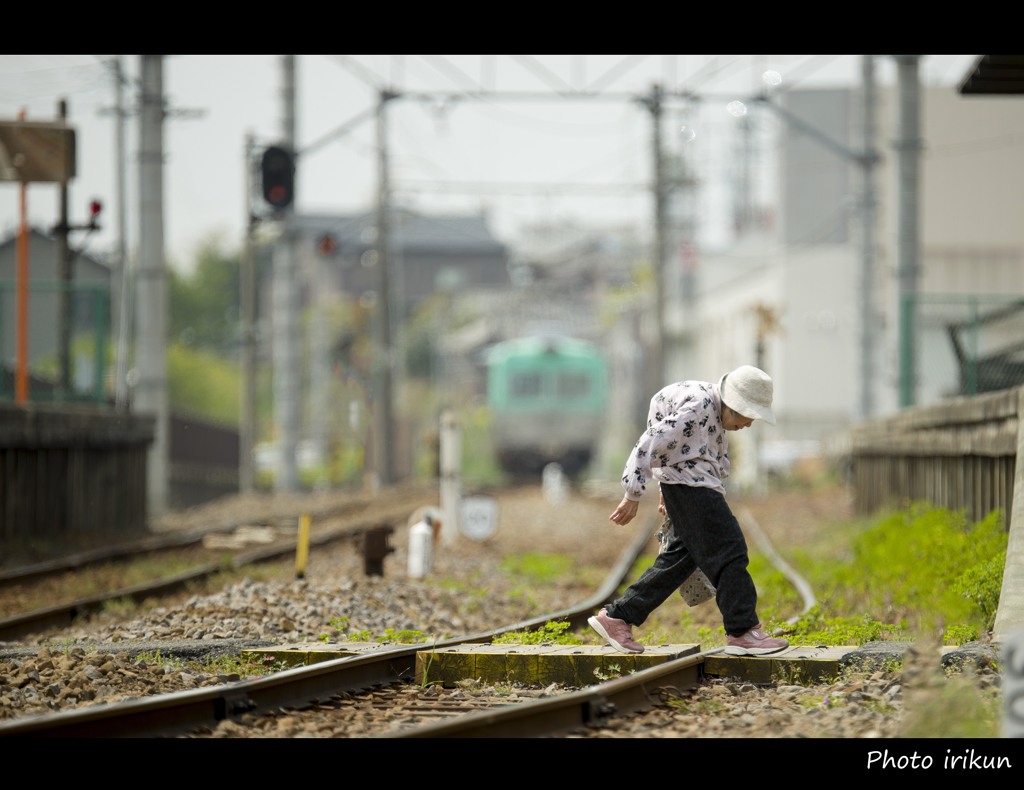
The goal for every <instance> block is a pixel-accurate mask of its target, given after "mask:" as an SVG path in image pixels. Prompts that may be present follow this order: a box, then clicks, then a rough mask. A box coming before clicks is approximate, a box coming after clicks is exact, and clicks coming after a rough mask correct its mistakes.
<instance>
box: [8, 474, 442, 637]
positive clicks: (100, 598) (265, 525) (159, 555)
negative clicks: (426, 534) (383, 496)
mask: <svg viewBox="0 0 1024 790" xmlns="http://www.w3.org/2000/svg"><path fill="white" fill-rule="evenodd" d="M422 502H423V499H422V494H420V493H418V492H413V493H406V494H401V495H399V496H397V497H396V498H395V501H394V502H393V503H392V504H389V505H386V506H380V505H371V503H370V502H363V501H356V502H346V503H344V504H339V505H335V506H333V507H328V508H319V509H316V510H314V511H312V513H308V512H307V513H293V514H289V515H283V514H276V515H273V516H272V517H270V518H265V519H263V520H262V523H259V524H254V523H253V520H252V519H251V518H240V519H236V520H234V521H230V522H226V523H221V524H217V525H214V526H212V527H208V528H205V529H193V530H187V531H184V532H170V533H165V534H156V535H151V536H148V537H146V538H144V539H141V540H139V541H136V542H132V543H127V544H123V545H119V546H114V547H108V548H101V549H93V550H89V551H85V552H80V553H76V554H73V555H70V556H66V557H61V558H57V559H52V560H48V561H45V562H41V563H36V564H33V565H28V566H23V567H18V568H11V569H7V570H4V571H0V602H2V604H3V605H2V608H0V612H3V613H4V614H3V616H2V617H0V642H2V641H9V640H14V639H19V638H21V637H24V636H26V635H28V634H33V633H39V632H41V631H45V630H47V629H50V628H55V627H63V626H66V625H70V624H72V623H73V622H75V620H76V619H78V618H79V617H81V616H83V615H86V614H89V613H91V612H96V611H98V610H100V609H102V608H103V607H104V606H106V605H107V604H109V603H110V602H112V601H122V600H131V601H135V602H139V601H143V600H146V599H151V598H153V597H159V596H163V595H168V594H171V593H175V592H179V591H181V590H183V589H185V588H186V587H188V586H189V585H190V584H194V583H196V582H198V581H202V580H204V579H208V578H210V577H212V576H214V575H216V574H219V573H224V572H226V571H236V570H239V569H242V568H245V567H246V566H250V565H256V564H259V563H264V562H271V561H277V560H283V559H288V558H294V557H295V556H296V552H297V542H298V540H299V536H298V530H297V524H298V523H299V519H300V518H301V517H302V516H303V515H307V516H309V518H310V524H311V527H310V531H309V536H308V540H307V542H306V547H307V549H309V548H315V547H318V546H324V545H327V544H329V543H333V542H338V541H346V542H349V543H351V544H352V545H353V546H355V547H357V548H358V549H359V550H361V551H363V553H364V556H365V557H366V563H367V564H374V563H376V562H377V560H378V559H380V558H378V557H376V555H373V556H370V555H372V554H373V552H372V550H368V549H367V541H368V536H370V535H376V536H377V538H378V539H375V540H372V541H371V542H372V543H373V544H374V545H375V546H380V545H383V544H384V543H386V538H387V536H388V535H389V534H390V532H391V531H393V530H394V529H395V528H396V525H400V524H404V522H405V521H406V519H407V518H408V517H409V514H410V513H411V512H413V511H414V510H415V508H416V507H417V506H418V505H419V504H420V503H422ZM253 539H255V545H254V540H253ZM384 551H386V548H385V549H384ZM140 560H146V561H147V566H151V567H174V566H178V567H179V568H180V569H179V570H177V571H176V572H174V573H168V574H164V575H161V576H159V577H158V578H149V579H147V580H146V581H142V582H138V583H132V584H122V583H121V580H123V579H129V578H131V573H130V572H125V573H120V572H119V571H118V569H119V568H128V567H129V566H130V565H131V564H132V563H133V562H138V561H140ZM368 570H369V568H368ZM90 573H94V574H96V576H97V580H96V581H95V582H94V583H95V584H96V585H99V586H102V587H103V589H102V591H101V592H97V593H94V594H91V595H85V596H82V595H77V594H75V595H73V596H71V597H67V596H66V593H65V591H66V590H75V591H80V590H82V589H83V588H84V587H88V586H90V582H89V581H88V579H83V577H84V576H87V575H88V574H90ZM54 598H57V599H58V602H57V603H47V604H46V605H44V606H33V605H25V602H26V601H28V602H36V601H41V600H45V601H52V600H53V599H54ZM61 598H63V600H60V599H61Z"/></svg>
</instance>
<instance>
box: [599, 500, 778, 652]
mask: <svg viewBox="0 0 1024 790" xmlns="http://www.w3.org/2000/svg"><path fill="white" fill-rule="evenodd" d="M661 492H662V496H663V497H664V499H665V511H666V514H667V515H668V517H669V518H670V519H671V520H672V527H673V529H672V534H671V536H670V538H669V542H668V545H667V546H665V548H664V549H663V550H662V551H661V553H660V554H659V555H658V557H657V559H656V560H655V561H654V564H653V565H651V567H649V568H648V569H647V570H645V571H644V572H643V574H641V576H640V578H639V579H637V580H636V581H635V582H633V584H631V585H630V586H629V588H628V589H627V590H626V591H625V592H624V593H623V594H622V597H621V598H618V599H617V600H616V601H614V602H613V603H612V604H611V605H609V606H608V607H606V608H607V611H608V616H609V617H614V618H616V619H619V620H625V621H626V622H627V623H629V624H630V625H641V624H642V623H643V622H644V621H645V620H646V619H647V617H648V616H649V615H650V613H651V612H653V611H654V610H655V609H657V608H658V607H659V606H661V604H663V603H664V602H665V601H666V600H667V599H668V597H669V596H670V595H671V594H672V593H673V592H674V591H675V590H676V589H678V588H679V585H680V584H682V583H683V582H684V581H686V578H687V577H688V576H689V575H690V574H691V573H693V572H694V570H696V569H697V568H698V567H699V568H700V569H701V570H702V571H704V573H705V575H706V576H707V577H708V579H710V580H711V583H712V584H713V585H714V586H715V590H716V594H715V601H716V603H717V604H718V610H719V611H720V612H721V613H722V623H723V625H724V626H725V632H726V633H727V634H729V635H730V636H740V635H741V634H743V633H745V632H746V631H748V630H749V629H751V628H753V627H754V626H755V625H757V624H758V623H759V622H760V621H759V620H758V618H757V591H756V590H755V589H754V580H753V579H752V578H750V572H749V571H748V570H747V563H748V557H747V541H746V539H745V538H744V537H743V530H741V529H740V525H739V522H738V521H737V520H736V517H735V516H734V515H733V513H732V510H731V509H730V508H729V505H728V503H727V502H726V501H725V497H724V496H723V495H722V494H721V493H719V492H718V491H712V490H711V489H710V488H699V487H694V486H684V485H663V486H661Z"/></svg>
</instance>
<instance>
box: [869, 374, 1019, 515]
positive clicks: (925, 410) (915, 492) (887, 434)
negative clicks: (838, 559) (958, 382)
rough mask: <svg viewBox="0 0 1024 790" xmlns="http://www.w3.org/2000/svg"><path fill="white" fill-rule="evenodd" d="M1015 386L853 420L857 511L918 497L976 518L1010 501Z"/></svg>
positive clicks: (1014, 452) (1006, 511) (1016, 402)
mask: <svg viewBox="0 0 1024 790" xmlns="http://www.w3.org/2000/svg"><path fill="white" fill-rule="evenodd" d="M1020 399H1021V388H1013V389H1007V390H1000V391H998V392H992V393H986V394H983V395H972V396H966V397H958V398H953V399H950V400H949V401H945V402H943V403H940V404H935V405H931V406H918V407H914V408H911V409H907V410H904V411H902V412H900V413H899V414H896V415H895V416H892V417H889V418H886V419H880V420H873V421H871V422H869V423H864V424H862V425H858V426H856V427H855V428H854V429H853V431H852V432H851V433H852V435H851V440H852V481H853V491H854V503H855V508H856V510H857V512H858V513H862V514H869V513H872V512H874V511H877V510H879V509H881V508H885V507H893V506H896V507H898V506H901V505H903V504H905V503H907V502H911V501H918V500H924V501H928V502H931V503H933V504H935V505H937V506H939V507H946V508H949V509H950V510H964V511H965V513H966V515H967V517H968V518H969V519H971V520H973V521H978V520H980V519H982V518H984V517H985V516H987V515H988V514H989V513H991V512H992V511H993V510H994V509H996V508H999V509H1000V510H1001V511H1002V513H1003V515H1004V519H1005V521H1006V522H1007V528H1008V526H1009V525H1008V521H1009V517H1010V513H1011V510H1012V506H1013V490H1014V480H1015V474H1016V460H1017V432H1018V408H1019V402H1020Z"/></svg>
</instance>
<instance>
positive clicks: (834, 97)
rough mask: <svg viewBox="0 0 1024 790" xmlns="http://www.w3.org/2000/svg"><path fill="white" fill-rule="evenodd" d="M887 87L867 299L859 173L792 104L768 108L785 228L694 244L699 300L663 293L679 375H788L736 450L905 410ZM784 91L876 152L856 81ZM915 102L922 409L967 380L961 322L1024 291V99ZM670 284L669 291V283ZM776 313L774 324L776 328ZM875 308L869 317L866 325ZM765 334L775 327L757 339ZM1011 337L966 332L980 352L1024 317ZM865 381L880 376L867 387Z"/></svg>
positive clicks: (916, 398) (785, 442) (779, 221)
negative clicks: (961, 362)
mask: <svg viewBox="0 0 1024 790" xmlns="http://www.w3.org/2000/svg"><path fill="white" fill-rule="evenodd" d="M875 91H876V98H877V102H876V105H875V141H876V142H875V150H876V151H877V152H878V154H879V155H880V160H879V162H878V164H877V166H876V167H875V168H873V173H874V178H873V183H874V190H873V191H874V193H875V205H876V218H877V221H876V223H875V224H874V232H873V239H874V245H873V248H874V249H873V256H872V257H873V261H872V264H873V265H872V277H871V280H870V296H871V299H870V309H869V311H868V312H867V313H865V307H866V304H867V302H866V300H865V296H864V294H865V290H864V288H865V280H864V277H863V272H864V271H865V264H864V261H865V255H864V252H863V249H864V245H863V243H862V240H863V238H864V233H863V226H862V223H861V210H860V207H861V206H862V204H863V200H862V198H863V196H864V193H865V187H864V168H863V167H862V166H861V165H860V164H858V163H857V161H856V160H855V158H844V157H843V156H841V155H840V153H838V150H837V149H835V148H834V147H830V146H829V145H827V144H823V143H822V142H821V139H820V138H818V137H816V136H815V134H810V133H805V132H802V131H800V130H799V129H797V128H794V126H793V125H792V124H790V123H787V122H786V121H785V120H784V117H783V114H775V113H772V114H771V116H770V117H768V113H769V112H770V110H769V109H768V108H764V109H763V110H762V117H763V118H764V121H765V122H767V123H772V124H774V125H775V126H776V130H775V138H776V140H777V145H778V155H777V160H778V170H777V177H776V180H777V204H776V205H775V206H774V207H772V209H773V210H769V211H767V212H766V213H767V215H769V216H774V222H773V223H771V225H770V227H767V228H765V227H758V228H757V229H756V230H752V231H750V232H748V233H746V234H743V235H741V236H740V238H739V239H738V241H737V243H736V244H735V245H734V246H733V247H731V248H730V249H729V250H728V251H727V252H725V253H718V254H709V253H702V252H700V251H698V255H697V263H696V266H697V270H696V285H695V292H694V296H693V301H692V303H691V302H690V301H688V300H686V299H684V298H682V296H681V294H680V293H679V292H678V291H674V292H672V293H670V295H669V298H668V299H667V300H666V305H667V314H666V323H667V325H668V328H669V333H668V334H669V338H670V340H669V342H668V344H667V348H666V357H665V359H666V370H667V377H668V378H669V379H673V378H704V379H709V380H717V377H718V376H720V375H721V374H722V373H723V372H725V371H727V370H730V369H731V368H733V367H735V366H737V365H740V364H744V363H750V364H758V363H761V364H763V366H764V368H765V369H766V370H767V371H768V372H769V373H771V375H772V376H773V378H774V379H775V411H776V414H777V417H778V424H777V426H775V427H771V426H764V425H760V424H755V427H754V428H753V429H751V430H750V431H745V432H743V433H742V434H738V435H737V437H736V438H737V439H738V440H740V441H738V442H736V448H737V450H736V451H737V453H744V452H745V451H744V445H746V446H748V447H749V445H750V443H751V441H756V442H757V443H758V445H759V446H760V447H761V452H760V453H759V454H758V455H759V456H760V457H761V459H762V460H763V461H767V460H768V459H770V458H772V457H775V456H777V455H779V454H780V452H781V453H782V454H783V455H784V454H785V452H786V450H785V448H786V447H787V446H788V447H789V448H790V449H792V448H800V447H805V446H806V444H804V443H807V442H826V443H827V442H830V441H832V440H835V439H837V438H839V437H841V436H842V435H843V433H844V430H845V429H846V428H847V427H848V426H850V425H851V424H853V423H854V422H856V421H858V420H861V419H864V418H865V417H872V416H875V417H877V416H884V415H886V414H890V413H892V412H894V411H896V410H898V409H899V408H901V407H902V405H903V404H902V403H901V389H900V375H901V365H904V364H906V361H905V360H904V359H902V358H901V353H902V352H901V344H900V332H899V328H900V314H899V293H900V279H899V277H900V271H899V270H898V268H899V263H900V247H899V230H900V228H901V225H905V220H906V217H905V216H901V211H903V209H901V208H900V205H901V199H903V196H902V195H901V189H905V181H903V182H901V174H900V169H899V165H900V159H899V155H898V151H897V150H896V144H897V143H898V142H899V139H900V135H901V134H902V131H901V129H900V128H899V126H900V116H899V115H898V111H899V104H898V102H899V100H900V93H899V91H900V88H899V86H898V85H896V86H881V85H878V86H876V89H875ZM773 101H778V102H779V103H780V106H781V107H783V108H784V110H785V112H786V113H791V114H792V115H794V116H797V117H798V118H799V119H802V120H803V121H804V122H805V123H806V124H809V125H810V127H813V128H814V129H815V130H818V131H819V132H820V133H821V134H822V135H824V136H826V137H827V138H829V140H831V141H832V142H834V143H838V144H839V146H841V147H842V148H845V149H846V150H848V151H850V152H851V153H852V154H853V156H854V157H856V155H858V154H860V153H861V152H863V150H864V138H865V131H864V117H865V116H864V100H863V91H862V90H861V89H859V88H855V89H835V90H811V91H800V90H793V91H791V92H789V93H787V94H785V95H783V96H780V97H778V99H775V100H773ZM917 101H918V108H919V142H920V158H919V160H918V163H919V164H918V167H919V169H918V173H919V178H918V186H917V193H916V200H917V205H918V207H919V208H918V211H919V214H918V217H917V223H918V229H919V233H918V239H919V244H918V256H917V261H918V268H917V271H916V277H915V279H916V289H917V292H918V293H919V294H920V300H921V301H920V302H919V304H918V307H917V315H916V322H915V327H916V331H915V332H914V335H913V337H914V345H915V351H914V360H915V362H914V368H915V373H914V376H913V382H914V383H913V403H916V404H924V403H933V402H936V401H937V400H940V399H942V398H943V397H948V396H950V395H955V394H960V392H961V385H962V381H961V379H960V368H959V367H958V366H957V360H956V357H955V355H954V354H953V345H952V343H951V342H950V331H949V328H950V326H951V325H952V324H954V323H955V322H957V321H960V320H964V319H968V320H969V319H970V318H971V316H974V318H975V319H976V318H977V317H978V316H984V315H986V314H988V313H989V312H991V311H992V310H994V309H996V307H1000V306H1003V305H1006V304H1008V303H1009V302H1011V301H1012V300H1015V299H1020V300H1024V223H1022V222H1020V217H1021V216H1024V132H1022V131H1021V130H1022V129H1024V101H1021V100H1019V99H1017V98H1014V97H973V96H972V97H966V96H962V95H960V94H959V93H958V92H957V90H956V88H951V87H945V88H931V87H925V86H921V87H920V92H919V94H918V96H917ZM904 205H906V204H905V203H904ZM667 282H668V285H669V287H670V288H671V287H672V285H673V282H672V278H668V280H667ZM675 285H676V288H678V283H676V284H675ZM765 309H767V310H769V311H770V314H772V315H774V317H775V318H776V319H777V324H776V325H772V324H771V322H770V321H769V322H768V323H767V324H766V323H764V322H763V319H764V316H765V315H766V313H765V312H764V311H765ZM865 315H870V316H871V320H870V322H869V323H867V324H866V323H865V321H864V316H865ZM759 328H760V329H761V330H766V331H764V337H763V344H762V345H761V346H760V348H759V345H758V339H759ZM865 331H867V332H868V335H867V338H868V339H869V340H870V348H871V354H870V355H867V356H865V335H864V334H863V333H864V332H865ZM1000 331H1001V334H999V337H998V338H995V333H994V332H993V331H991V330H985V332H982V333H981V334H978V333H974V334H970V333H968V346H969V347H971V346H970V344H971V343H974V346H973V348H974V349H975V350H976V351H977V352H978V353H980V354H983V353H986V349H984V348H979V347H978V344H979V342H980V343H981V344H982V345H984V344H985V343H988V344H989V345H995V346H998V345H999V344H1002V345H1003V346H1004V347H1006V346H1007V345H1008V344H1011V343H1012V342H1013V341H1014V340H1016V341H1017V342H1019V343H1020V344H1021V345H1022V346H1024V320H1021V319H1018V318H1016V317H1013V318H1011V319H1009V320H1008V321H1006V322H1004V325H1003V326H1002V327H1001V330H1000ZM986 332H987V334H986ZM1014 335H1016V338H1014ZM994 338H995V339H994ZM759 357H760V358H759ZM1000 359H1001V358H1000ZM865 376H867V377H868V379H869V380H870V381H872V382H873V386H872V387H871V388H870V390H869V398H867V399H865V397H864V384H863V382H864V381H865ZM1018 383H1019V382H1018ZM865 400H868V401H869V402H870V410H869V411H866V410H865ZM908 405H909V404H908ZM747 457H748V458H749V456H747ZM752 466H753V465H751V464H746V465H745V468H746V469H747V472H746V473H745V476H747V475H749V476H752V475H754V474H756V470H755V469H753V468H752Z"/></svg>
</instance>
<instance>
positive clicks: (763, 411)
mask: <svg viewBox="0 0 1024 790" xmlns="http://www.w3.org/2000/svg"><path fill="white" fill-rule="evenodd" d="M772 391H773V385H772V377H771V376H769V375H768V374H767V373H765V372H764V371H763V370H761V369H760V368H755V367H754V366H752V365H741V366H740V367H738V368H736V370H734V371H732V372H730V373H726V374H725V375H724V376H722V378H721V379H720V380H719V382H718V393H719V395H720V396H721V398H722V403H724V404H725V405H726V406H728V407H729V408H730V409H732V410H733V411H735V412H739V413H740V414H742V415H743V416H744V417H748V418H750V419H751V420H764V421H765V422H766V423H768V424H769V425H775V415H774V414H773V413H772Z"/></svg>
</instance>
